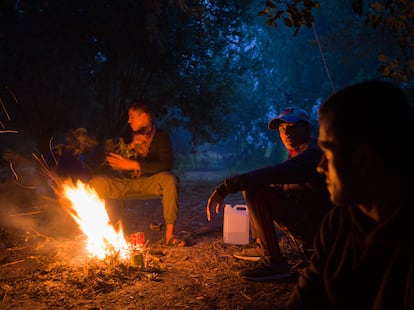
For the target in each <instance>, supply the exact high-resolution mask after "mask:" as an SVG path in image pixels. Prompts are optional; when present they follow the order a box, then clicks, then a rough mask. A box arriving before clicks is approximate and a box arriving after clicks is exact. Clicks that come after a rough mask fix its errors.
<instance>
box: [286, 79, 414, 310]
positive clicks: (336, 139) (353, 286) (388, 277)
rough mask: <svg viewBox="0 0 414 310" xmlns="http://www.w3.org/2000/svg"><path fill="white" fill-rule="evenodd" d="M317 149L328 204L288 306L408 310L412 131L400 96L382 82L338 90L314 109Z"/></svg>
mask: <svg viewBox="0 0 414 310" xmlns="http://www.w3.org/2000/svg"><path fill="white" fill-rule="evenodd" d="M319 121H320V127H319V145H320V147H321V149H322V151H323V152H324V156H323V159H322V160H321V162H320V164H319V166H318V172H320V173H321V174H322V175H324V177H325V179H326V183H327V184H328V190H329V192H330V197H331V200H332V202H333V203H334V204H335V206H334V207H333V208H332V209H331V210H330V211H329V213H328V214H327V215H326V216H325V218H324V219H323V221H322V225H321V227H320V230H319V233H318V234H317V237H316V238H315V243H314V244H315V252H314V254H313V255H312V257H311V263H310V264H309V266H308V267H306V268H305V269H304V272H303V273H301V275H300V276H299V279H298V282H297V286H296V288H295V290H294V291H293V294H292V296H291V299H290V302H289V304H288V307H287V308H288V309H414V237H413V233H412V224H413V206H414V199H413V193H412V192H413V188H414V186H413V185H414V184H413V174H414V164H413V163H414V162H413V158H412V154H411V152H407V151H405V150H404V151H399V150H401V147H402V146H406V145H409V144H410V141H412V139H413V133H414V115H413V110H412V106H410V103H409V101H408V99H407V98H406V96H405V94H404V91H403V90H402V89H401V88H400V87H398V86H396V85H394V84H392V83H387V82H384V81H367V82H362V83H359V84H355V85H351V86H348V87H346V88H344V89H341V90H339V91H338V92H336V93H335V94H333V95H331V96H330V97H329V98H328V99H327V100H325V101H324V102H323V103H322V105H321V106H320V109H319Z"/></svg>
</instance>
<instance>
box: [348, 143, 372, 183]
mask: <svg viewBox="0 0 414 310" xmlns="http://www.w3.org/2000/svg"><path fill="white" fill-rule="evenodd" d="M375 160H376V156H375V152H374V151H373V150H372V148H371V147H370V146H369V145H367V144H361V145H359V146H358V147H357V148H355V149H354V151H353V152H352V169H353V170H354V171H357V170H359V174H360V175H361V176H366V175H367V174H369V173H370V171H371V170H372V169H373V168H372V167H375V164H374V162H375Z"/></svg>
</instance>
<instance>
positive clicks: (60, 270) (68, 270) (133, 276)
mask: <svg viewBox="0 0 414 310" xmlns="http://www.w3.org/2000/svg"><path fill="white" fill-rule="evenodd" d="M220 180H221V178H220V177H217V176H216V177H211V176H209V175H206V174H203V173H196V174H193V175H192V176H187V177H184V178H182V180H181V183H180V192H181V195H180V196H181V197H180V212H179V220H178V223H177V227H176V234H177V236H178V237H180V238H183V239H185V240H186V241H187V246H185V247H182V248H179V247H167V246H165V245H164V244H163V243H162V241H163V238H164V231H152V230H150V228H149V224H150V223H162V222H163V218H162V210H161V206H160V205H159V202H158V201H147V202H135V201H133V202H128V205H127V219H126V221H125V223H124V224H125V230H126V235H129V233H130V232H136V231H143V232H144V233H145V237H146V240H147V241H146V247H145V249H144V250H143V258H144V260H145V267H144V269H140V268H139V266H136V264H124V263H118V262H117V260H116V258H113V259H112V260H105V261H98V260H97V259H90V258H88V257H87V256H86V254H85V252H84V243H83V241H84V240H83V236H82V234H81V233H80V231H79V230H78V229H77V226H76V224H75V223H74V221H73V220H72V219H71V218H70V217H69V216H68V215H67V214H66V213H65V212H64V211H63V210H59V207H58V206H56V205H54V206H51V204H53V202H52V201H49V202H48V203H45V200H44V198H42V200H38V199H37V198H36V197H37V196H39V195H38V193H36V195H34V194H33V193H31V192H30V190H28V189H23V188H20V189H18V190H16V188H15V187H16V185H11V184H9V183H5V182H3V183H2V184H1V192H2V197H3V198H2V199H1V201H0V202H1V204H0V207H1V218H2V219H3V220H2V221H0V229H1V230H0V298H1V301H0V308H1V309H282V308H284V305H285V303H286V301H287V299H288V298H289V294H290V292H291V290H292V288H293V286H294V283H295V281H296V278H295V277H292V278H291V279H288V280H283V281H272V282H251V281H247V280H244V279H242V278H241V277H240V276H239V273H240V272H241V271H243V270H244V269H246V268H250V267H252V264H253V263H251V262H245V261H241V260H238V259H236V258H234V257H233V256H232V253H233V252H234V251H237V250H240V249H241V248H243V247H245V246H241V245H232V244H226V243H224V242H223V210H222V212H221V214H219V215H214V216H213V219H212V221H211V222H207V220H206V215H205V204H206V200H207V198H208V196H209V194H210V193H211V192H212V190H213V188H214V187H215V185H216V184H217V182H219V181H220ZM12 188H13V191H14V194H13V203H10V201H9V200H7V201H6V199H5V198H4V197H6V196H8V195H9V194H10V193H11V190H12ZM31 190H32V191H33V189H31ZM15 191H17V192H18V194H17V195H16V194H15ZM19 191H20V192H19ZM27 192H29V194H27ZM226 202H227V203H231V204H237V203H243V200H242V198H241V195H232V196H229V197H228V198H227V199H226ZM46 205H47V207H45V206H46ZM11 206H12V207H11ZM22 206H25V207H22ZM113 208H115V210H116V205H114V206H113ZM51 209H53V212H52V211H51ZM115 213H116V212H115ZM51 214H53V215H51ZM17 219H18V220H17ZM17 223H19V224H17ZM22 223H23V224H22Z"/></svg>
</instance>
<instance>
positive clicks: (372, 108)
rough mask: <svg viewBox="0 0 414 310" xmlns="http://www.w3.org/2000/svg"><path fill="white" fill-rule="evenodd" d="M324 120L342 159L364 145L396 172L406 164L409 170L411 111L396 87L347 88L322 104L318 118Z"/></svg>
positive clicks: (366, 84) (378, 84) (412, 128)
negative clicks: (368, 146)
mask: <svg viewBox="0 0 414 310" xmlns="http://www.w3.org/2000/svg"><path fill="white" fill-rule="evenodd" d="M324 118H329V119H330V121H331V123H332V124H333V135H334V137H335V138H336V141H335V142H336V143H337V144H338V145H339V148H340V150H341V154H342V155H343V156H344V157H345V158H346V156H348V155H349V154H350V153H351V152H352V150H353V149H355V148H356V147H357V146H358V145H361V144H367V145H370V146H371V147H372V148H373V149H374V150H376V151H377V152H378V154H379V155H380V156H382V157H383V159H384V161H385V163H386V164H387V165H389V166H390V167H391V168H394V169H397V170H398V171H399V173H400V172H401V173H402V172H403V171H404V169H406V168H408V167H409V165H411V168H410V169H411V171H412V159H410V157H411V155H409V152H408V150H407V148H408V145H407V144H408V143H410V141H411V140H412V135H413V132H414V117H413V110H412V107H411V106H410V103H409V101H408V99H407V98H406V96H405V93H404V91H403V90H402V89H401V88H400V87H399V86H397V85H396V84H392V83H389V82H385V81H379V80H371V81H366V82H362V83H359V84H355V85H352V86H348V87H346V88H344V89H342V90H340V91H338V92H336V93H335V94H333V95H331V96H330V97H329V98H328V99H326V100H325V101H324V102H323V103H322V105H321V106H320V108H319V119H320V120H323V119H324ZM402 148H403V149H402ZM401 149H402V151H401ZM400 156H403V157H404V158H402V157H400ZM410 169H409V170H410Z"/></svg>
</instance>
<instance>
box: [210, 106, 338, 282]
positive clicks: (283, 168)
mask: <svg viewBox="0 0 414 310" xmlns="http://www.w3.org/2000/svg"><path fill="white" fill-rule="evenodd" d="M268 126H269V129H270V130H279V134H280V138H281V140H282V142H283V144H284V146H285V147H286V149H287V151H288V153H289V154H288V159H287V160H286V161H284V162H281V163H279V164H276V165H273V166H269V167H265V168H261V169H258V170H254V171H251V172H247V173H244V174H241V175H237V176H233V177H230V178H227V179H225V180H224V182H223V183H222V184H220V185H219V186H218V187H217V188H216V190H215V191H214V192H213V193H212V194H211V196H210V198H209V199H208V203H207V219H208V220H210V218H211V208H212V207H213V205H215V206H216V213H218V212H219V210H220V208H221V206H222V204H223V200H224V198H225V197H226V195H228V194H232V193H237V192H240V191H242V194H243V197H244V199H245V201H246V205H247V207H248V210H249V215H250V223H251V232H252V236H253V237H254V238H256V248H253V249H246V250H245V251H244V252H242V253H239V254H237V255H235V256H236V257H237V258H241V259H248V260H260V261H263V260H264V261H265V264H262V263H261V262H260V264H259V266H258V268H257V269H256V268H255V269H253V270H249V271H247V272H245V273H244V274H242V276H243V277H244V278H246V279H248V280H253V281H261V280H277V279H283V278H286V277H289V276H290V275H291V272H290V267H289V265H288V263H287V259H286V257H284V256H283V255H282V253H281V251H280V247H279V241H278V237H277V235H276V231H275V226H274V221H275V222H276V223H277V224H278V225H285V226H286V227H287V228H288V229H289V231H290V232H291V233H292V234H293V235H294V236H295V237H298V238H299V239H300V240H301V241H302V242H303V243H304V246H305V247H306V246H307V247H309V246H311V245H312V240H313V238H314V237H315V234H316V232H317V229H318V227H319V225H320V222H321V219H322V217H323V215H324V214H325V213H326V212H327V211H328V210H329V209H330V207H331V203H330V201H329V193H328V191H327V189H326V185H325V183H324V180H323V178H321V176H320V175H318V173H317V171H316V167H317V165H318V163H319V161H320V159H321V157H322V152H321V151H320V149H319V148H318V147H317V145H316V144H315V143H314V142H313V141H312V138H311V126H310V123H309V116H308V114H307V113H306V112H305V111H304V110H302V109H299V108H296V107H290V108H286V109H285V110H284V111H283V112H282V113H280V115H279V117H277V118H274V119H272V120H271V121H270V122H269V125H268Z"/></svg>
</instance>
